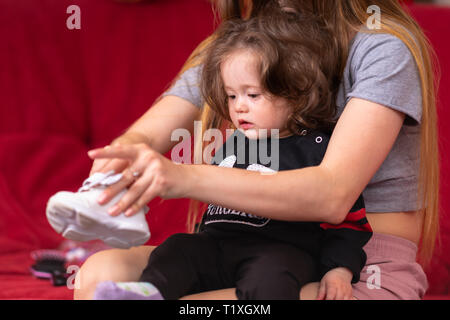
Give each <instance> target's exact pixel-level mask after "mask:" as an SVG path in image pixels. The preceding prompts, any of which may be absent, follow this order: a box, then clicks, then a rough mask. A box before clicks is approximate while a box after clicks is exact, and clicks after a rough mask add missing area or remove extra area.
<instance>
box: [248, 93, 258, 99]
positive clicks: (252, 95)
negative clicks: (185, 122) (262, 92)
mask: <svg viewBox="0 0 450 320" xmlns="http://www.w3.org/2000/svg"><path fill="white" fill-rule="evenodd" d="M248 96H249V97H250V98H252V99H255V98H258V97H259V94H257V93H254V94H249V95H248Z"/></svg>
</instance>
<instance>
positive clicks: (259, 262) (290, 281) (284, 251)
mask: <svg viewBox="0 0 450 320" xmlns="http://www.w3.org/2000/svg"><path fill="white" fill-rule="evenodd" d="M251 250H252V252H251V253H250V254H251V259H249V260H248V261H249V262H248V263H245V264H242V265H241V266H240V268H238V270H237V273H236V274H237V279H236V295H237V297H238V299H242V300H298V299H299V292H300V289H301V288H302V286H303V285H305V284H306V283H308V282H312V281H317V272H316V269H317V268H316V261H315V259H314V258H313V257H312V256H311V255H309V254H308V253H307V252H305V251H303V250H300V249H298V248H296V247H294V246H292V245H289V244H280V243H278V244H275V243H274V244H264V245H261V246H260V247H258V248H255V247H253V248H251Z"/></svg>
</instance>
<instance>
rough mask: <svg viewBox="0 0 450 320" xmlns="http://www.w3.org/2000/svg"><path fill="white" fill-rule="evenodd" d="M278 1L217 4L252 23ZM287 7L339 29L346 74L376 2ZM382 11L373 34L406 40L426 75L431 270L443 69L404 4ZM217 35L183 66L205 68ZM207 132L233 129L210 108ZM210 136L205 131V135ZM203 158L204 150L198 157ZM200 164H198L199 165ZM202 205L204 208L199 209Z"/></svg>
mask: <svg viewBox="0 0 450 320" xmlns="http://www.w3.org/2000/svg"><path fill="white" fill-rule="evenodd" d="M272 1H276V0H253V1H252V0H215V1H213V2H214V8H215V9H216V13H217V14H218V16H219V18H220V20H221V21H226V20H229V19H232V18H242V19H247V18H249V17H250V16H252V15H256V14H258V11H259V10H260V9H261V8H263V7H264V6H265V5H266V4H267V3H268V2H272ZM280 2H281V3H282V4H283V5H285V6H288V7H291V8H293V9H295V10H297V11H300V12H309V13H312V14H314V15H316V16H318V17H320V18H321V19H323V21H324V22H325V23H327V24H329V25H330V26H331V27H333V28H334V31H335V35H336V38H337V41H338V48H339V53H338V61H339V62H338V68H339V70H340V74H341V75H342V74H343V70H344V68H345V65H346V62H347V58H348V53H349V49H350V41H351V35H350V32H349V31H360V27H361V26H362V25H364V24H366V23H367V21H368V19H369V18H370V14H368V13H367V9H368V8H369V6H371V5H372V4H373V1H371V0H281V1H280ZM376 4H377V6H378V7H379V8H380V10H381V14H382V19H381V21H380V22H381V28H380V29H375V30H370V31H369V32H373V33H389V34H392V35H394V36H396V37H398V38H399V39H401V40H402V41H403V42H404V43H405V45H406V46H407V47H408V48H409V50H410V51H411V53H412V55H413V57H414V59H415V61H416V64H417V67H418V71H419V75H420V82H421V90H422V109H423V111H422V121H421V135H420V136H421V137H420V168H419V193H418V208H420V209H419V211H420V214H421V215H422V217H423V224H422V234H421V241H420V252H419V261H420V262H421V263H422V265H423V266H426V265H427V264H428V263H429V262H430V260H431V257H432V254H433V250H434V247H435V243H436V239H437V235H438V233H439V232H438V231H439V214H438V213H439V150H438V141H437V114H436V95H437V94H436V92H437V84H438V79H439V76H438V74H439V70H438V65H437V59H436V56H435V53H434V51H433V49H432V47H431V45H430V43H429V41H428V39H427V37H426V36H425V35H424V33H423V31H422V30H421V28H420V27H419V25H418V24H417V22H416V21H415V20H414V19H413V18H412V17H411V16H410V15H409V14H408V13H407V12H406V10H405V9H404V8H403V7H402V5H400V3H399V2H398V0H383V1H377V3H376ZM214 37H215V36H214V34H213V35H212V36H211V37H209V38H207V39H206V40H204V41H203V42H202V43H201V44H200V45H199V46H198V47H197V48H196V50H194V52H193V53H192V54H191V56H190V57H189V59H188V60H187V61H186V63H185V65H184V66H183V68H182V70H181V72H180V74H181V73H183V72H184V71H185V70H187V69H189V68H191V67H193V66H195V65H198V64H201V63H202V61H201V57H202V55H201V52H202V51H203V49H204V48H205V47H206V46H207V45H208V43H210V42H211V40H212V39H214ZM201 121H202V126H203V129H204V130H206V129H209V128H213V127H215V128H220V129H225V128H227V127H230V123H229V122H227V121H223V120H222V119H221V118H220V117H219V116H218V115H217V114H215V113H214V112H212V110H211V109H210V108H209V107H208V105H205V106H204V107H203V112H202V114H201ZM203 132H204V131H203ZM203 144H204V143H203V141H202V139H198V140H197V141H196V142H195V148H196V149H197V150H203V147H204V145H203ZM197 154H200V155H201V151H199V152H197ZM198 160H200V159H197V161H198ZM199 204H200V207H199V206H198V205H199ZM198 208H200V210H202V209H204V208H205V204H202V203H199V202H197V201H192V202H191V206H190V210H189V215H188V217H189V218H188V224H189V226H190V230H194V229H193V226H194V225H195V223H196V222H198V215H197V214H196V213H198Z"/></svg>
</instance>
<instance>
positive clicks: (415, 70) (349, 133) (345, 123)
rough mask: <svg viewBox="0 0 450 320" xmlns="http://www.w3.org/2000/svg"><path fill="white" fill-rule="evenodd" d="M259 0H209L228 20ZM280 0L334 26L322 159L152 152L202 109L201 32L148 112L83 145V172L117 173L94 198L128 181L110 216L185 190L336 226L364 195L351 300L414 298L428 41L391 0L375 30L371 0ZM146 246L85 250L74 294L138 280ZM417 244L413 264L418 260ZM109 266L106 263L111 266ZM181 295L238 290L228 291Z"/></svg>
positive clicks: (423, 219) (433, 195)
mask: <svg viewBox="0 0 450 320" xmlns="http://www.w3.org/2000/svg"><path fill="white" fill-rule="evenodd" d="M267 1H275V0H253V1H251V0H239V1H237V0H236V1H233V0H217V1H215V2H216V5H217V7H218V9H219V12H220V14H221V17H222V19H223V20H225V19H230V18H232V17H236V16H238V17H242V18H245V17H247V16H249V15H252V14H255V13H257V11H258V9H259V8H260V6H261V5H263V4H264V3H265V2H267ZM280 3H282V5H284V6H286V8H287V9H292V10H299V11H308V12H312V13H313V14H315V15H317V16H320V17H321V18H323V19H324V20H325V21H326V23H328V24H329V25H331V26H332V27H333V29H334V30H335V32H336V33H335V35H336V41H337V42H338V46H339V49H340V61H341V64H340V66H339V67H340V70H341V78H340V79H341V82H340V85H339V89H338V93H337V106H338V110H337V117H338V121H337V124H336V127H335V130H334V132H333V135H332V138H331V141H330V144H329V147H328V150H327V153H326V155H325V158H324V160H323V162H322V163H321V164H320V165H319V166H317V167H309V168H304V169H298V170H291V171H284V172H279V173H278V174H276V175H269V176H263V175H259V174H258V173H254V172H245V171H246V170H238V169H228V168H227V169H225V168H219V167H216V166H208V165H195V166H192V165H173V164H172V162H171V161H169V160H167V159H166V158H164V157H163V156H162V155H161V154H160V153H165V152H167V151H168V150H170V148H171V147H173V145H174V143H173V142H170V135H171V133H172V131H173V130H174V129H177V128H187V129H189V130H191V131H192V130H193V121H194V120H195V119H198V118H199V117H206V116H208V110H209V109H208V107H207V106H202V99H201V96H200V92H199V89H198V87H197V86H196V83H198V81H197V80H198V76H199V74H198V69H199V67H198V66H199V65H201V55H199V53H201V50H202V48H203V47H204V46H205V44H206V43H208V41H209V39H206V40H205V41H204V43H202V44H201V45H200V46H199V47H198V48H197V49H196V51H194V53H193V54H192V55H191V57H190V58H189V59H188V61H187V62H186V64H185V66H184V68H183V70H182V71H181V72H180V77H179V78H178V79H177V81H176V82H174V85H173V86H172V87H171V88H170V89H169V90H168V91H167V92H165V93H164V94H163V95H162V97H161V98H160V99H159V100H158V101H157V102H156V103H155V105H154V106H152V108H151V109H150V110H148V111H147V112H146V113H145V114H144V115H143V116H142V117H141V118H140V119H138V120H137V121H136V122H135V123H134V124H133V125H132V126H131V127H130V128H129V129H128V130H127V132H126V133H125V134H124V135H122V136H120V137H118V138H117V139H115V140H114V141H113V142H112V143H111V146H112V147H110V148H108V149H105V150H97V151H95V152H93V153H91V154H90V155H91V157H93V158H95V159H96V160H95V161H94V165H93V168H92V171H91V172H94V171H103V172H105V171H108V170H110V169H115V170H116V171H123V172H124V176H125V177H124V178H123V179H122V180H121V181H120V182H118V183H117V184H116V185H113V186H111V187H110V188H109V189H108V190H107V191H106V192H105V195H106V196H105V198H104V199H103V200H102V203H106V202H107V201H108V200H109V199H111V198H112V197H113V196H114V195H115V194H116V193H117V192H118V191H119V190H121V189H122V188H124V187H126V186H128V187H130V190H129V192H128V193H127V194H126V195H125V196H124V197H123V198H122V199H121V201H120V202H119V204H118V206H117V209H116V211H115V213H113V214H117V213H119V212H122V211H127V212H128V213H129V214H133V213H134V212H136V211H137V210H138V209H139V208H140V207H142V206H143V205H145V204H146V203H148V202H149V201H150V200H152V199H153V198H154V197H155V196H161V197H163V198H179V197H188V198H191V199H195V200H200V201H202V202H206V203H214V204H217V205H221V206H224V207H228V208H234V209H236V210H241V211H245V212H251V213H253V214H255V215H258V216H262V217H267V218H274V219H283V220H292V221H325V222H328V223H335V224H336V223H340V222H342V221H343V219H344V217H345V215H346V214H347V212H348V210H349V209H350V207H351V206H352V204H353V203H354V202H355V200H356V198H357V197H358V195H359V194H360V193H361V192H363V195H364V198H365V203H366V210H367V218H368V220H369V222H370V224H371V226H372V229H373V230H374V236H373V238H372V239H371V241H370V242H369V243H368V244H367V245H366V247H365V250H366V253H367V255H368V259H367V265H366V267H365V269H364V270H363V271H362V273H361V280H360V282H359V283H356V284H354V286H353V295H354V297H355V298H356V299H380V298H381V299H420V298H422V296H423V294H424V293H425V291H426V288H427V281H426V277H425V274H424V272H423V269H422V266H425V265H426V264H427V262H428V261H429V260H430V257H431V255H432V252H433V247H434V242H435V238H436V234H437V230H438V184H439V183H438V176H439V168H438V148H437V133H436V105H435V83H434V77H433V75H434V70H433V63H432V50H431V47H430V45H429V44H428V42H427V40H426V38H425V36H424V35H423V33H422V31H421V30H420V28H419V27H418V25H417V24H416V22H415V21H414V20H413V19H412V18H411V17H410V16H409V15H408V14H407V13H405V11H403V9H402V7H401V6H400V4H399V3H398V1H396V0H386V1H382V2H380V3H379V4H378V6H379V9H380V10H381V21H379V22H380V26H379V28H376V29H371V28H368V26H371V24H368V23H367V22H368V21H369V22H371V20H370V19H371V17H370V15H369V14H368V13H367V11H368V8H369V6H370V5H371V1H369V0H342V1H337V0H333V1H330V0H285V1H284V0H280ZM202 107H203V108H202ZM162 118H164V121H163V122H162V121H161V119H162ZM156 151H157V152H156ZM134 171H140V172H142V175H141V177H140V178H139V179H138V180H135V178H134V177H133V175H132V172H134ZM237 180H239V181H240V183H239V184H236V183H235V181H237ZM211 185H213V186H215V187H214V189H211V188H209V186H211ZM261 195H263V196H264V197H262V196H261ZM280 200H282V201H280ZM425 204H426V205H425ZM418 247H420V251H419V252H418ZM153 248H154V247H149V246H143V247H138V248H133V249H130V250H107V251H103V252H100V253H97V254H95V255H93V256H92V257H90V258H89V259H88V260H87V261H86V262H85V264H84V265H83V266H82V268H81V270H80V271H79V273H78V274H77V281H78V282H77V285H78V287H79V289H77V290H76V291H75V298H76V299H89V298H91V297H92V295H93V292H94V290H95V287H96V285H97V283H98V282H100V281H106V280H113V281H137V279H139V276H140V274H141V272H142V269H143V268H144V267H145V265H146V263H147V259H148V256H149V254H150V253H151V251H152V249H153ZM417 253H418V257H419V258H420V262H421V264H422V266H421V265H419V264H418V263H416V255H417ZM111 265H112V266H113V268H111V267H108V266H111ZM372 273H375V274H372ZM318 290H319V287H318V284H317V283H312V284H308V285H306V286H304V287H303V288H302V289H301V292H300V297H301V298H302V299H314V298H315V297H316V296H317V293H318ZM187 298H195V299H233V298H236V296H235V293H234V289H233V288H230V289H224V290H218V291H214V292H205V293H200V294H196V295H193V296H190V297H187ZM327 298H334V297H327ZM337 298H339V297H337Z"/></svg>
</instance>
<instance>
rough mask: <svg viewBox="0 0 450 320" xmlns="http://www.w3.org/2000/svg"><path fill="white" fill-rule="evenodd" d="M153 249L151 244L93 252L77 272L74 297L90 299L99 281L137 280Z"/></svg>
mask: <svg viewBox="0 0 450 320" xmlns="http://www.w3.org/2000/svg"><path fill="white" fill-rule="evenodd" d="M153 249H155V247H153V246H141V247H134V248H131V249H128V250H122V249H111V250H105V251H100V252H97V253H95V254H93V255H92V256H90V257H89V258H88V259H87V260H86V261H85V262H84V264H83V265H82V266H81V269H80V270H79V271H78V272H77V275H76V279H75V291H74V299H77V300H85V299H92V298H93V296H94V292H95V289H96V288H97V285H98V284H99V283H100V282H104V281H138V280H139V278H140V276H141V274H142V270H143V269H144V268H145V266H146V265H147V261H148V257H149V255H150V253H151V252H152V250H153Z"/></svg>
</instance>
